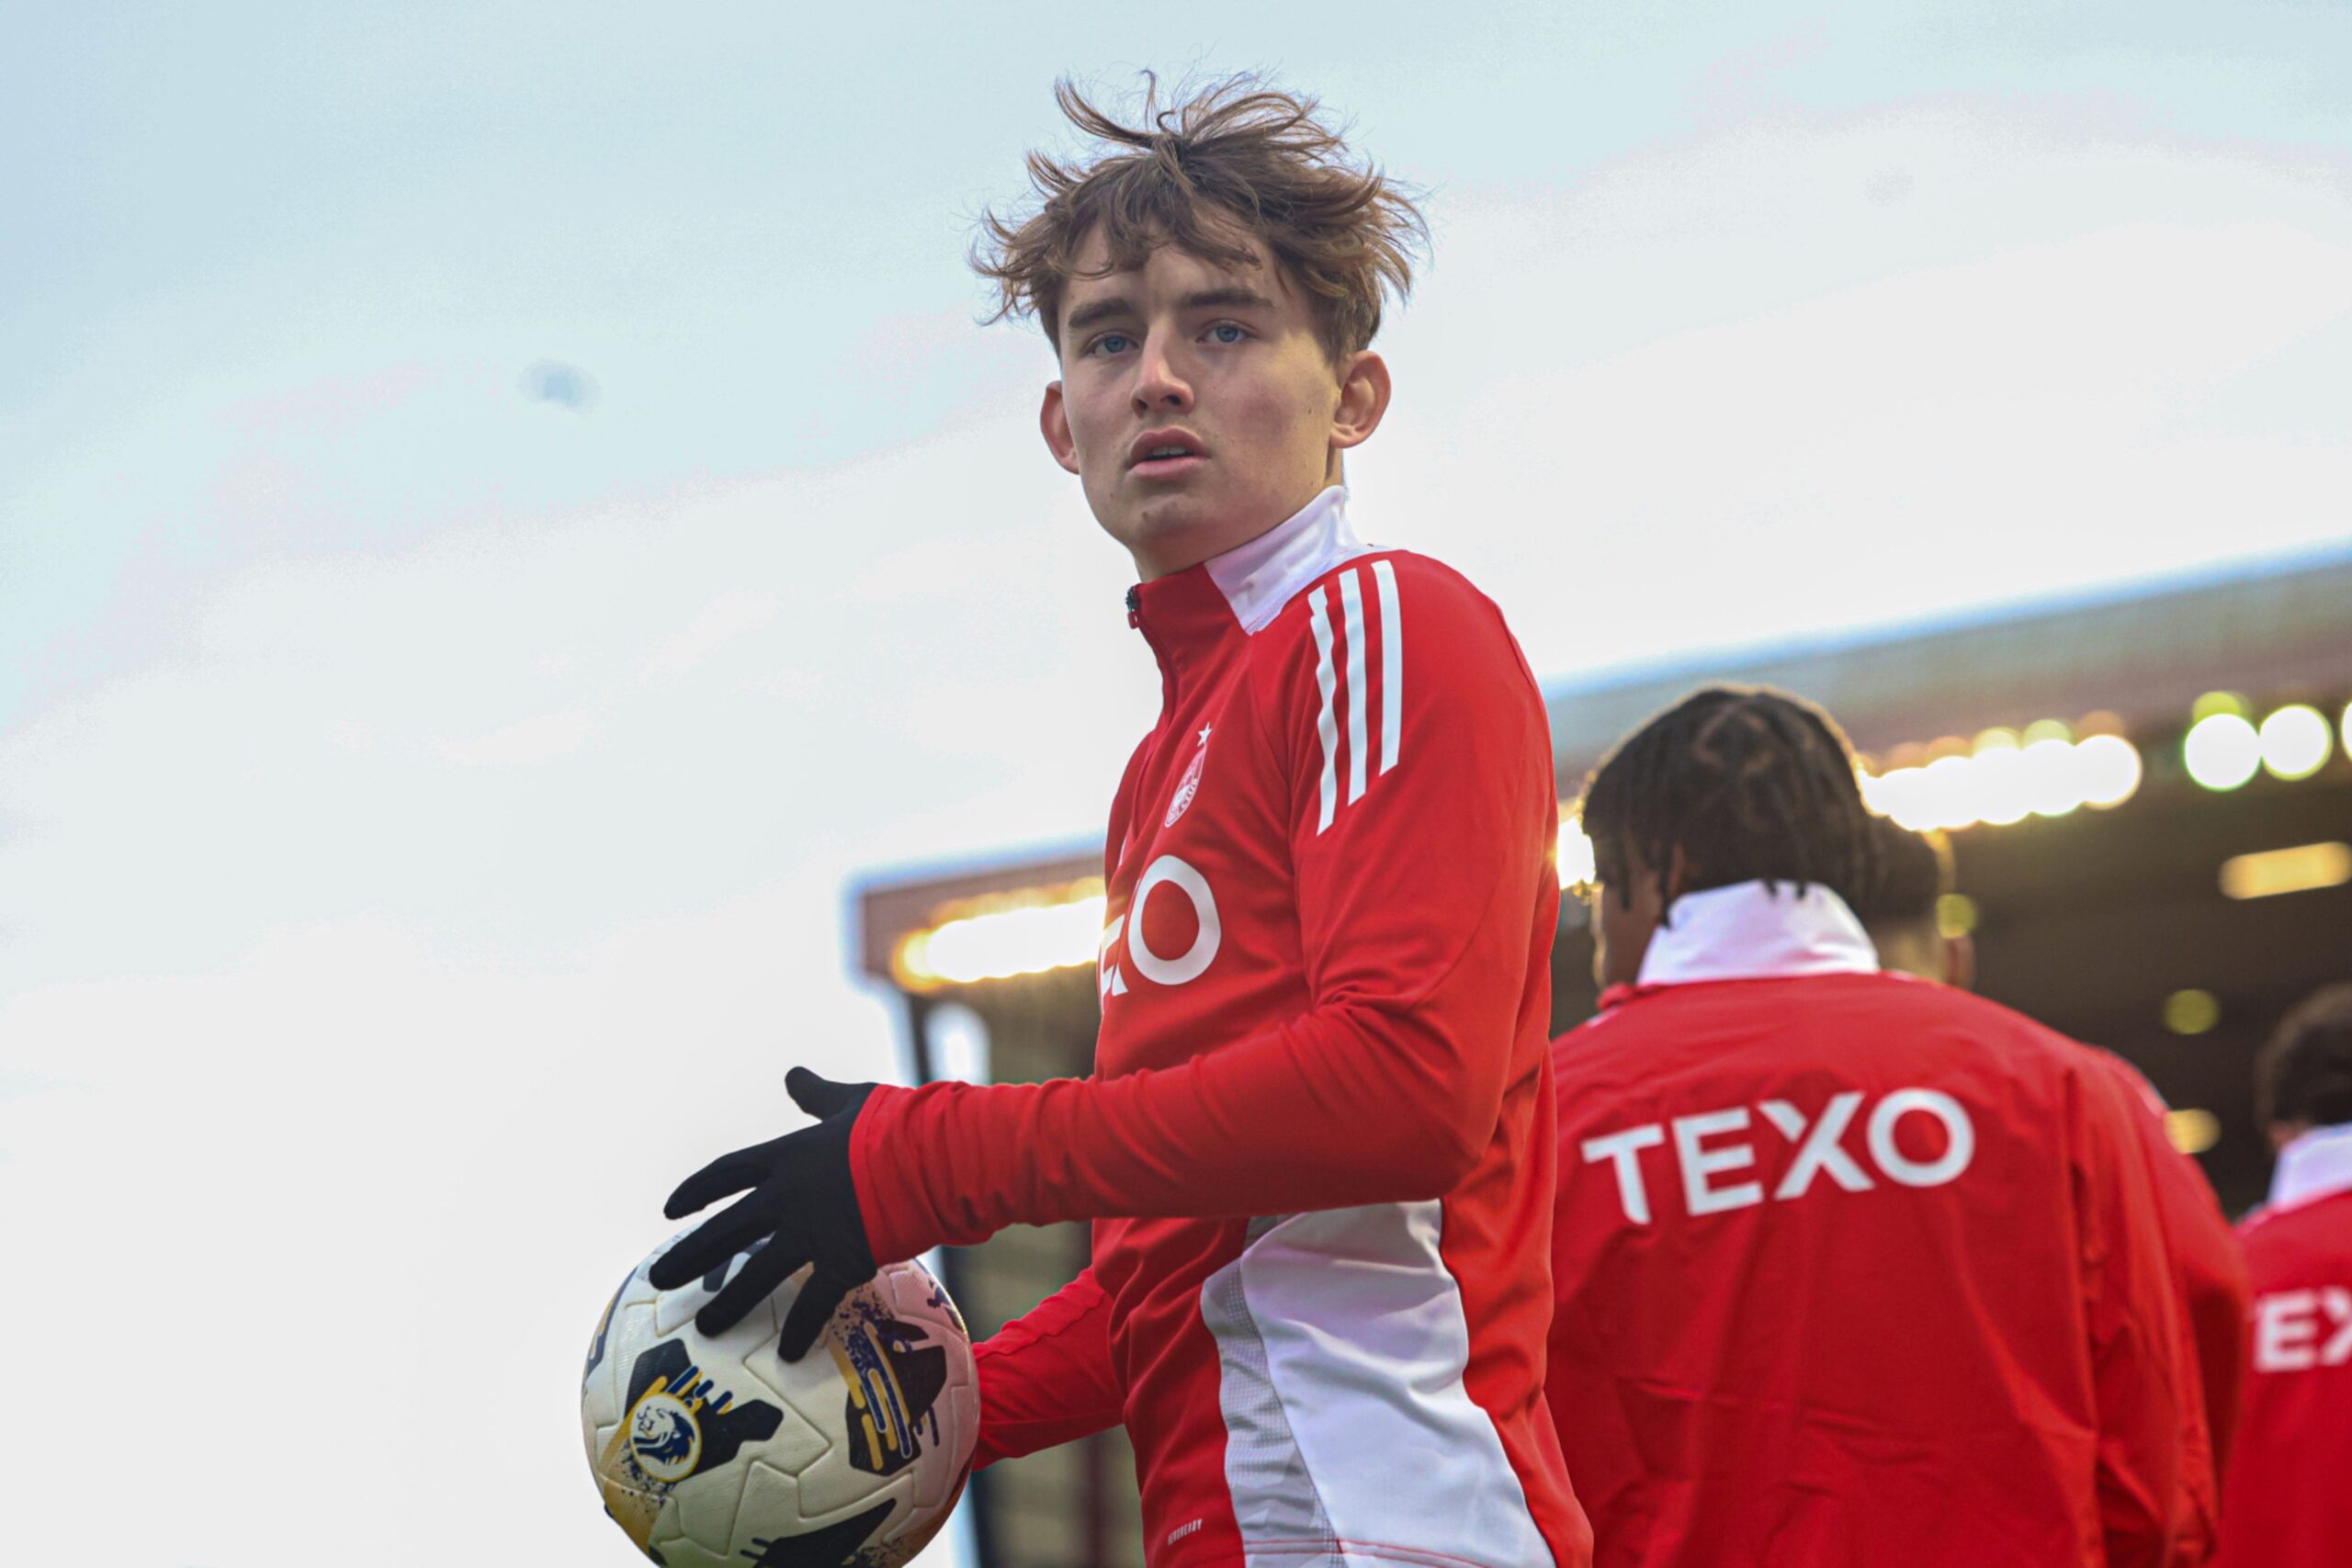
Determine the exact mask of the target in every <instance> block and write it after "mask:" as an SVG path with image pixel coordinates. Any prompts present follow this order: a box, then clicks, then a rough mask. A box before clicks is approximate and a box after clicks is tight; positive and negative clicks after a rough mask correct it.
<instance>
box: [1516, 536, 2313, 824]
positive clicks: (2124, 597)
mask: <svg viewBox="0 0 2352 1568" xmlns="http://www.w3.org/2000/svg"><path fill="white" fill-rule="evenodd" d="M1722 681H1729V682H1740V683H1744V684H1750V685H1759V686H1777V687H1779V688H1781V690H1783V691H1788V692H1793V693H1795V694H1797V695H1799V696H1803V697H1808V698H1811V699H1812V700H1813V701H1815V702H1817V703H1819V704H1820V705H1822V706H1824V707H1826V708H1827V709H1828V710H1829V711H1830V712H1831V713H1832V714H1834V715H1835V716H1837V718H1838V723H1839V724H1840V725H1841V726H1843V727H1844V728H1845V730H1846V733H1847V735H1848V736H1849V738H1850V739H1852V740H1853V742H1854V744H1855V746H1856V747H1857V748H1858V749H1860V750H1864V751H1883V750H1888V749H1890V748H1892V747H1894V746H1898V745H1902V744H1905V743H1906V742H1914V741H1928V740H1933V739H1937V738H1938V737H1940V736H1947V735H1953V736H1967V735H1973V734H1976V733H1977V732H1978V731H1980V730H1984V729H1986V728H1992V727H1994V726H1996V725H2010V726H2020V725H2024V724H2028V723H2030V722H2031V721H2033V720H2035V719H2037V718H2044V717H2049V718H2061V719H2067V720H2072V719H2075V718H2076V717H2079V716H2081V714H2082V713H2083V711H2084V710H2085V709H2086V707H2087V708H2095V709H2098V710H2102V711H2105V712H2107V713H2109V714H2112V715H2114V716H2117V717H2118V718H2120V720H2122V722H2123V725H2124V726H2125V727H2126V728H2130V729H2135V730H2136V729H2139V728H2143V727H2145V726H2147V725H2149V724H2151V723H2154V724H2157V725H2159V726H2165V725H2174V724H2177V723H2179V722H2180V721H2181V719H2182V718H2183V717H2184V716H2186V715H2187V713H2188V709H2189V705H2191V704H2192V703H2194V702H2195V701H2196V700H2197V698H2198V697H2199V695H2200V694H2203V693H2206V692H2211V691H2215V690H2223V691H2238V692H2245V693H2249V694H2257V693H2258V694H2267V695H2270V696H2287V695H2291V694H2296V693H2297V691H2298V689H2299V688H2301V687H2306V686H2312V685H2313V684H2314V683H2316V687H2315V693H2314V694H2317V695H2322V696H2324V695H2329V694H2333V693H2335V692H2339V691H2341V690H2342V689H2343V688H2344V687H2345V686H2346V685H2347V684H2352V550H2343V551H2336V552H2331V553H2329V554H2328V555H2325V556H2322V557H2316V558H2303V559H2301V560H2299V561H2296V562H2292V563H2290V564H2286V565H2276V564H2273V565H2267V566H2265V567H2262V568H2259V569H2257V570H2251V571H2246V572H2243V573H2238V574H2233V575H2232V576H2230V577H2227V578H2223V579H2220V580H2218V581H2217V580H2212V579H2207V580H2205V581H2199V582H2198V583H2195V584H2193V585H2189V586H2176V587H2166V588H2159V589H2156V590H2154V591H2151V590H2148V589H2146V588H2133V589H2130V590H2126V591H2123V592H2116V593H2109V594H2103V595H2100V596H2099V597H2098V598H2096V599H2089V600H2079V601H2075V602H2073V603H2068V604H2054V605H2047V606H2040V607H2035V608H2030V609H2026V610H2023V611H2018V610H2003V611H1997V612H1995V613H1993V614H1990V615H1982V616H1976V617H1972V618H1970V619H1969V620H1967V621H1965V622H1960V623H1946V624H1944V625H1941V626H1934V627H1932V628H1930V629H1928V630H1927V631H1924V632H1923V631H1921V630H1919V629H1918V628H1917V626H1909V627H1905V628H1902V629H1899V630H1891V631H1887V632H1884V633H1881V634H1875V635H1869V636H1863V637H1850V638H1840V639H1838V640H1836V641H1824V642H1821V643H1816V644H1814V645H1812V646H1809V647H1801V648H1790V647H1787V646H1785V645H1783V646H1781V647H1778V648H1773V649H1747V650H1732V651H1728V652H1724V653H1722V654H1716V655H1710V656H1706V657H1702V658H1693V659H1689V660H1677V661H1676V662H1675V664H1674V665H1673V666H1672V667H1670V668H1668V669H1663V670H1662V669H1660V668H1658V667H1657V666H1655V665H1653V666H1649V667H1647V668H1645V669H1642V670H1636V671H1626V672H1623V673H1622V674H1617V675H1611V676H1604V677H1600V678H1597V679H1587V680H1577V681H1571V682H1559V683H1555V684H1553V685H1551V686H1550V687H1549V689H1548V696H1549V705H1550V707H1551V712H1552V737H1553V750H1554V756H1555V761H1556V763H1557V767H1558V773H1559V778H1560V787H1561V792H1562V793H1563V794H1564V795H1565V794H1570V793H1573V792H1574V790H1575V789H1576V786H1577V783H1578V781H1579V780H1581V779H1582V778H1583V776H1584V774H1585V773H1586V771H1587V770H1589V768H1590V767H1591V766H1592V764H1593V763H1594V762H1596V761H1599V760H1600V756H1601V754H1602V753H1603V752H1604V751H1606V750H1608V748H1609V746H1610V745H1611V743H1612V742H1613V741H1614V740H1615V739H1617V738H1618V737H1619V736H1621V735H1623V734H1624V733H1625V732H1626V731H1627V730H1629V729H1632V728H1634V726H1636V725H1638V724H1640V723H1641V722H1642V721H1643V720H1644V719H1645V718H1647V717H1649V716H1651V715H1652V714H1654V713H1656V712H1657V711H1658V710H1659V709H1660V708H1663V707H1665V706H1667V705H1668V704H1670V703H1672V702H1673V701H1674V700H1675V699H1676V698H1677V697H1679V696H1681V695H1683V694H1685V693H1687V692H1690V691H1691V690H1693V689H1694V688H1696V687H1699V686H1702V685H1706V684H1709V683H1711V682H1722Z"/></svg>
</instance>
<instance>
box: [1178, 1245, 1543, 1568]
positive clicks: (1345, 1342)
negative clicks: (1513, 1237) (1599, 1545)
mask: <svg viewBox="0 0 2352 1568" xmlns="http://www.w3.org/2000/svg"><path fill="white" fill-rule="evenodd" d="M1442 1215H1443V1209H1442V1205H1441V1204H1440V1203H1439V1202H1438V1201H1435V1200H1431V1201H1427V1202H1421V1203H1375V1204H1369V1205H1366V1206H1364V1207H1362V1208H1355V1209H1331V1210H1326V1211H1323V1212H1321V1213H1311V1214H1295V1215H1292V1216H1291V1217H1289V1218H1287V1219H1283V1220H1279V1221H1273V1222H1267V1221H1262V1220H1261V1221H1258V1222H1254V1223H1253V1224H1251V1226H1250V1235H1251V1240H1250V1245H1249V1247H1247V1248H1246V1249H1245V1250H1244V1251H1243V1252H1242V1254H1241V1256H1240V1257H1239V1258H1236V1259H1234V1260H1233V1261H1232V1262H1231V1263H1229V1264H1227V1265H1226V1266H1225V1267H1224V1268H1223V1269H1218V1270H1217V1271H1216V1273H1215V1274H1213V1275H1211V1276H1210V1277H1209V1280H1208V1282H1207V1283H1206V1284H1205V1285H1204V1286H1203V1287H1202V1291H1201V1315H1202V1319H1203V1321H1204V1323H1205V1324H1206V1325H1207V1326H1208V1328H1209V1331H1210V1332H1211V1333H1212V1334H1213V1335H1215V1336H1216V1343H1217V1359H1218V1366H1219V1375H1220V1379H1221V1382H1220V1384H1219V1400H1220V1403H1221V1404H1222V1406H1223V1408H1224V1413H1225V1420H1226V1430H1227V1439H1226V1465H1225V1469H1226V1484H1227V1488H1228V1489H1229V1490H1230V1492H1231V1494H1232V1498H1233V1508H1234V1516H1235V1517H1236V1518H1237V1519H1238V1520H1239V1521H1240V1526H1241V1540H1242V1548H1243V1554H1244V1558H1245V1561H1246V1562H1248V1564H1249V1565H1250V1568H1343V1565H1351V1564H1354V1563H1357V1562H1367V1563H1369V1562H1396V1561H1397V1560H1399V1559H1402V1560H1404V1561H1406V1562H1420V1561H1428V1562H1445V1563H1459V1564H1463V1565H1464V1568H1469V1565H1471V1564H1477V1565H1480V1568H1519V1565H1520V1564H1523V1563H1544V1564H1548V1563H1549V1562H1551V1561H1552V1554H1551V1551H1550V1549H1549V1548H1548V1547H1547V1546H1546V1545H1545V1544H1544V1538H1543V1535H1542V1533H1541V1532H1540V1531H1538V1530H1537V1529H1536V1528H1535V1521H1534V1519H1533V1517H1532V1516H1531V1515H1530V1514H1529V1512H1528V1507H1527V1495H1526V1492H1525V1491H1524V1489H1522V1488H1521V1485H1520V1482H1519V1477H1518V1475H1517V1474H1516V1473H1514V1472H1512V1470H1511V1467H1510V1459H1509V1457H1508V1456H1507V1455H1506V1454H1505V1453H1504V1452H1503V1446H1502V1439H1501V1438H1499V1437H1498V1435H1497V1434H1496V1432H1495V1424H1494V1422H1493V1421H1492V1419H1490V1418H1489V1417H1488V1416H1487V1413H1486V1412H1485V1411H1483V1410H1481V1409H1479V1408H1478V1406H1477V1405H1476V1404H1474V1403H1473V1402H1472V1400H1471V1398H1470V1395H1469V1392H1468V1390H1466V1389H1465V1388H1464V1386H1463V1382H1462V1377H1463V1371H1464V1368H1465V1367H1467V1366H1468V1364H1469V1358H1470V1329H1469V1325H1468V1322H1467V1320H1466V1319H1465V1318H1464V1315H1463V1310H1462V1294H1461V1292H1460V1290H1459V1289H1458V1288H1457V1287H1456V1286H1455V1284H1454V1281H1453V1275H1452V1274H1450V1273H1448V1272H1447V1271H1446V1268H1445V1263H1444V1260H1443V1259H1442V1258H1441V1256H1440V1255H1439V1251H1438V1243H1439V1237H1440V1228H1441V1225H1442ZM1317 1545H1319V1546H1321V1547H1322V1548H1323V1550H1322V1551H1317V1550H1315V1548H1316V1547H1317Z"/></svg>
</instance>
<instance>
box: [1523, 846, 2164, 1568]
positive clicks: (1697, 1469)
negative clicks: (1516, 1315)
mask: <svg viewBox="0 0 2352 1568" xmlns="http://www.w3.org/2000/svg"><path fill="white" fill-rule="evenodd" d="M1670 914H1671V920H1670V923H1669V924H1668V927H1667V928H1665V929H1663V930H1661V931H1659V932H1658V933H1657V937H1656V939H1655V940H1654V941H1653V942H1652V944H1651V947H1650V949H1649V951H1648V953H1647V954H1646V956H1645V961H1644V964H1643V969H1642V984H1641V985H1639V986H1638V987H1630V988H1627V989H1625V990H1623V991H1617V992H1612V993H1611V994H1610V995H1609V996H1608V997H1606V998H1603V1001H1604V1010H1603V1011H1602V1012H1601V1014H1600V1016H1599V1017H1597V1018H1595V1019H1594V1020H1592V1021H1590V1022H1589V1023H1587V1024H1586V1025H1584V1026H1583V1027H1582V1028H1580V1029H1577V1030H1575V1031H1572V1032H1570V1033H1568V1034H1566V1035H1565V1036H1563V1037H1562V1038H1561V1039H1560V1040H1559V1041H1558V1042H1557V1043H1556V1044H1555V1048H1554V1049H1555V1057H1554V1067H1555V1082H1556V1086H1557V1092H1558V1095H1559V1105H1560V1122H1559V1135H1560V1140H1561V1144H1560V1146H1561V1160H1562V1163H1561V1180H1562V1188H1561V1202H1560V1213H1559V1216H1558V1224H1556V1226H1555V1229H1554V1232H1553V1235H1554V1262H1553V1271H1554V1275H1555V1280H1557V1282H1558V1291H1559V1301H1558V1312H1557V1314H1556V1316H1555V1320H1554V1323H1553V1327H1552V1339H1551V1346H1552V1353H1551V1366H1550V1373H1549V1383H1548V1386H1547V1389H1546V1393H1547V1397H1548V1398H1549V1399H1550V1402H1551V1404H1552V1408H1553V1413H1554V1416H1555V1423H1556V1425H1557V1427H1558V1428H1559V1431H1560V1435H1561V1443H1562V1447H1563V1450H1565V1452H1566V1458H1567V1462H1568V1466H1569V1469H1570V1472H1571V1473H1573V1474H1574V1475H1575V1476H1576V1478H1577V1492H1578V1495H1579V1496H1580V1498H1581V1499H1582V1500H1583V1502H1584V1504H1585V1506H1586V1508H1587V1509H1588V1511H1589V1515H1590V1517H1591V1520H1592V1525H1593V1534H1594V1542H1595V1551H1594V1561H1595V1562H1596V1563H1597V1564H1602V1565H1607V1568H1635V1565H1639V1568H1667V1565H1669V1564H1671V1565H1674V1568H1712V1565H1718V1564H1720V1565H1722V1568H1732V1565H1734V1564H1736V1565H1738V1568H1781V1565H1788V1568H1794V1565H1798V1564H1803V1565H1804V1568H1841V1565H1850V1568H1879V1565H1881V1564H1886V1563H1902V1564H1904V1565H1905V1568H1985V1565H1988V1564H2010V1563H2031V1564H2038V1565H2039V1564H2081V1565H2083V1568H2093V1565H2106V1568H2125V1565H2139V1564H2145V1565H2149V1568H2154V1565H2157V1564H2167V1563H2173V1562H2194V1561H2197V1560H2199V1556H2200V1555H2201V1552H2202V1544H2201V1543H2202V1541H2203V1540H2204V1539H2205V1534H2206V1532H2207V1531H2208V1530H2209V1529H2210V1521H2209V1519H2208V1517H2207V1514H2208V1511H2209V1510H2208V1507H2207V1506H2206V1503H2205V1502H2204V1501H2203V1500H2204V1499H2208V1498H2210V1495H2211V1476H2210V1473H2209V1472H2200V1468H2199V1467H2200V1466H2203V1465H2204V1464H2205V1462H2206V1461H2205V1459H2204V1454H2205V1446H2204V1442H2203V1438H2202V1435H2201V1426H2202V1420H2203V1417H2202V1414H2201V1411H2200V1410H2199V1407H2198V1402H2197V1399H2196V1396H2195V1384H2194V1373H2193V1371H2192V1369H2191V1364H2190V1359H2189V1353H2188V1348H2187V1346H2186V1344H2185V1338H2186V1336H2185V1333H2184V1330H2183V1326H2182V1324H2183V1320H2182V1315H2181V1311H2180V1303H2179V1301H2178V1299H2177V1294H2176V1292H2175V1290H2174V1287H2173V1283H2172V1278H2171V1270H2170V1265H2169V1259H2168V1258H2167V1254H2166V1247H2165V1233H2164V1228H2163V1225H2162V1224H2161V1222H2160V1220H2159V1218H2158V1214H2157V1206H2156V1200H2155V1197H2154V1190H2153V1188H2152V1186H2151V1182H2150V1177H2149V1172H2148V1167H2147V1162H2146V1160H2145V1158H2144V1153H2143V1145H2142V1144H2141V1142H2140V1137H2141V1134H2140V1132H2139V1130H2138V1128H2137V1126H2136V1125H2135V1123H2134V1121H2133V1118H2134V1117H2136V1116H2143V1115H2144V1111H2143V1110H2142V1109H2141V1108H2140V1107H2138V1106H2136V1105H2134V1104H2133V1103H2132V1101H2131V1100H2130V1099H2129V1098H2128V1097H2127V1095H2126V1093H2125V1091H2124V1090H2123V1089H2122V1087H2121V1086H2120V1084H2119V1082H2118V1081H2117V1079H2116V1077H2115V1076H2114V1075H2113V1074H2112V1073H2110V1072H2109V1071H2107V1070H2104V1069H2102V1068H2099V1067H2098V1066H2095V1065H2093V1064H2092V1063H2091V1061H2090V1060H2089V1057H2088V1055H2087V1054H2086V1052H2084V1051H2083V1050H2082V1049H2081V1048H2080V1047H2079V1046H2077V1045H2075V1043H2073V1042H2070V1041H2067V1040H2064V1038H2062V1037H2060V1036H2058V1035H2056V1034H2053V1033H2052V1032H2050V1031H2048V1030H2046V1029H2043V1028H2041V1026H2040V1025H2038V1024H2035V1023H2033V1022H2032V1021H2030V1020H2028V1019H2026V1018H2023V1017H2021V1016H2019V1015H2018V1014H2017V1013H2014V1012H2011V1011H2008V1010H2006V1009H2004V1008H2001V1007H1999V1006H1996V1004H1994V1003H1992V1002H1989V1001H1986V1000H1985V999H1983V998H1978V997H1973V996H1970V995H1967V994H1966V993H1964V992H1960V991H1955V990H1951V989H1947V988H1946V987H1939V986H1934V985H1930V984H1928V983H1926V982H1924V981H1917V980H1913V979H1910V978H1908V977H1906V976H1894V975H1883V974H1880V973H1878V972H1877V958H1876V954H1875V952H1874V951H1873V950H1872V948H1871V944H1870V941H1869V939H1868V937H1867V936H1865V935H1864V934H1863V932H1862V931H1861V928H1860V925H1859V923H1858V922H1856V921H1855V919H1854V918H1853V916H1852V914H1851V913H1850V912H1849V910H1848V909H1847V908H1846V907H1845V905H1844V904H1843V903H1842V902H1841V901H1840V900H1838V898H1837V897H1836V896H1835V895H1834V894H1832V893H1830V892H1829V891H1828V890H1827V889H1826V888H1823V887H1820V886H1812V887H1808V888H1805V889H1804V890H1803V891H1802V892H1801V893H1800V892H1799V891H1798V890H1797V889H1795V888H1794V887H1792V886H1789V885H1785V884H1784V885H1781V886H1780V887H1779V888H1778V889H1777V890H1775V889H1772V888H1770V887H1769V886H1767V885H1766V884H1763V883H1744V884H1739V885H1737V886H1730V887H1723V888H1714V889H1710V890H1707V891H1705V892H1702V893H1696V894H1691V895H1689V896H1686V897H1682V898H1680V899H1679V900H1677V901H1676V902H1675V904H1674V905H1673V906H1672V908H1671V911H1670Z"/></svg>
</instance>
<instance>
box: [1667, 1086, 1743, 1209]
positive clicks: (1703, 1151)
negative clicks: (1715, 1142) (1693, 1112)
mask: <svg viewBox="0 0 2352 1568" xmlns="http://www.w3.org/2000/svg"><path fill="white" fill-rule="evenodd" d="M1746 1130H1747V1107H1746V1106H1744V1105H1735V1106H1733V1107H1732V1108H1731V1109H1729V1110H1728V1111H1706V1112H1704V1113H1702V1114H1701V1115H1697V1116H1678V1117H1676V1118H1675V1119H1674V1153H1675V1157H1676V1158H1677V1160H1678V1161H1679V1163H1680V1164H1681V1167H1682V1196H1683V1199H1684V1201H1686V1202H1688V1203H1689V1204H1690V1205H1691V1213H1694V1214H1718V1213H1723V1212H1724V1210H1726V1209H1745V1208H1747V1206H1748V1205H1749V1204H1750V1203H1761V1202H1762V1201H1764V1189H1763V1188H1762V1186H1760V1185H1759V1184H1758V1183H1756V1182H1753V1181H1735V1182H1733V1183H1732V1184H1731V1185H1730V1186H1728V1187H1713V1186H1710V1185H1708V1181H1707V1179H1708V1178H1709V1177H1711V1176H1713V1175H1714V1174H1715V1173H1716V1172H1717V1171H1725V1170H1745V1169H1746V1168H1748V1167H1749V1166H1752V1165H1754V1164H1755V1163H1756V1151H1755V1149H1753V1148H1751V1147H1750V1146H1749V1145H1746V1144H1727V1145H1724V1146H1723V1147H1721V1148H1717V1149H1708V1148H1703V1147H1702V1146H1701V1145H1700V1140H1701V1139H1702V1138H1711V1137H1713V1136H1714V1135H1715V1134H1719V1133H1739V1132H1745V1131H1746Z"/></svg>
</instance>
